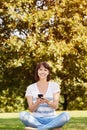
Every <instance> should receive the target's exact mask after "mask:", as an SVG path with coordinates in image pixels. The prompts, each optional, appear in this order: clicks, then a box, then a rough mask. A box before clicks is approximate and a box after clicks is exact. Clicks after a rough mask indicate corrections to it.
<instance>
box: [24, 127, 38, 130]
mask: <svg viewBox="0 0 87 130" xmlns="http://www.w3.org/2000/svg"><path fill="white" fill-rule="evenodd" d="M24 130H37V128H31V127H25V129H24Z"/></svg>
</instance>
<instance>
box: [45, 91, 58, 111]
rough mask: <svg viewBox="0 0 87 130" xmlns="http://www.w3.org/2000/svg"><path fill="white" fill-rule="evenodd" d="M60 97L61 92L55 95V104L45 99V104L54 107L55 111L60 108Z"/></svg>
mask: <svg viewBox="0 0 87 130" xmlns="http://www.w3.org/2000/svg"><path fill="white" fill-rule="evenodd" d="M59 97H60V92H57V93H55V94H54V95H53V102H52V101H49V100H48V99H45V102H46V103H47V104H48V105H49V106H50V107H52V108H53V109H57V108H58V103H59Z"/></svg>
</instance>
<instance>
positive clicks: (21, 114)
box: [19, 111, 28, 120]
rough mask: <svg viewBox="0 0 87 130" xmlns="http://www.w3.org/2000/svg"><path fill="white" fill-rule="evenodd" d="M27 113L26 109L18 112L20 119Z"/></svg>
mask: <svg viewBox="0 0 87 130" xmlns="http://www.w3.org/2000/svg"><path fill="white" fill-rule="evenodd" d="M27 113H28V112H26V111H22V112H20V114H19V118H20V119H21V120H23V119H24V117H25V115H26V114H27Z"/></svg>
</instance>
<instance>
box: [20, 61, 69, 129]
mask: <svg viewBox="0 0 87 130" xmlns="http://www.w3.org/2000/svg"><path fill="white" fill-rule="evenodd" d="M35 80H36V82H35V83H33V84H31V85H29V86H28V87H27V90H26V93H25V97H26V98H27V102H28V107H29V111H30V112H31V113H29V112H26V111H24V112H21V113H20V119H21V121H22V122H23V123H24V124H25V126H28V127H32V128H37V129H38V130H42V129H44V130H45V129H50V128H51V129H55V128H56V130H60V129H61V127H62V126H63V125H64V124H65V123H66V122H68V121H69V119H70V116H69V114H68V113H67V112H63V113H61V114H60V115H56V112H55V110H56V109H57V108H58V103H59V97H60V86H59V85H58V83H56V82H52V81H50V66H49V64H48V63H47V62H40V63H38V64H37V66H36V69H35ZM38 94H42V97H38ZM25 129H26V128H25Z"/></svg>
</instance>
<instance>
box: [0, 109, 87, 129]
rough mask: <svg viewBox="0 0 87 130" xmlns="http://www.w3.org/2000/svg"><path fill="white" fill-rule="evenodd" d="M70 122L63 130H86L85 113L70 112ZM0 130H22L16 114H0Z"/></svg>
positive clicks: (86, 118)
mask: <svg viewBox="0 0 87 130" xmlns="http://www.w3.org/2000/svg"><path fill="white" fill-rule="evenodd" d="M69 113H70V115H71V119H70V121H69V122H68V123H67V124H65V126H64V127H63V130H87V111H70V112H69ZM0 130H24V125H23V123H22V122H21V121H20V120H19V118H18V113H0Z"/></svg>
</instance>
